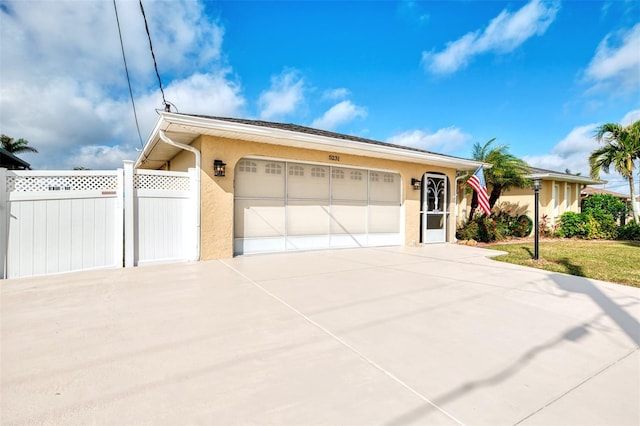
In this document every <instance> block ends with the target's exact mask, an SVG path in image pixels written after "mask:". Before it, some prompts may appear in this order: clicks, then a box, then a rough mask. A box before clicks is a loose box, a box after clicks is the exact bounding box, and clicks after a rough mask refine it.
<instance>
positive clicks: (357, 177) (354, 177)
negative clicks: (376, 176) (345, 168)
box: [350, 170, 362, 180]
mask: <svg viewBox="0 0 640 426" xmlns="http://www.w3.org/2000/svg"><path fill="white" fill-rule="evenodd" d="M350 176H351V180H362V172H359V171H357V170H354V171H352V172H351V174H350Z"/></svg>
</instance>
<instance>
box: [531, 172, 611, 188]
mask: <svg viewBox="0 0 640 426" xmlns="http://www.w3.org/2000/svg"><path fill="white" fill-rule="evenodd" d="M527 178H529V179H542V180H557V181H562V182H572V183H581V184H584V185H601V184H604V183H606V181H602V180H596V179H591V178H587V177H584V176H577V175H566V174H562V173H531V174H529V175H527Z"/></svg>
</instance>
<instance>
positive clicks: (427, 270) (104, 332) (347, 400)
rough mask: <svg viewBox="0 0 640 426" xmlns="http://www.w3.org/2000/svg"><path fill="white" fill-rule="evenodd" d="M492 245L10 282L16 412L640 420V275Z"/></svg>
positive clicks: (179, 417) (74, 419)
mask: <svg viewBox="0 0 640 426" xmlns="http://www.w3.org/2000/svg"><path fill="white" fill-rule="evenodd" d="M495 253H496V252H493V251H489V250H484V249H478V248H471V247H463V246H455V245H433V246H427V247H420V248H409V247H394V248H376V249H355V250H336V251H321V252H306V253H290V254H275V255H262V256H246V257H238V258H234V259H227V260H222V261H207V262H199V263H190V264H174V265H161V266H148V267H141V268H134V269H126V270H125V269H121V270H102V271H92V272H83V273H73V274H65V275H58V276H50V277H41V278H32V279H20V280H7V281H2V282H0V285H1V287H2V301H1V303H2V306H1V307H2V312H1V315H2V316H1V320H2V348H1V355H2V365H1V367H2V382H1V386H2V387H1V395H2V401H1V407H0V408H1V413H2V414H1V416H2V417H1V419H0V420H1V423H2V424H3V425H14V424H65V425H71V424H83V425H84V424H103V425H129V424H166V425H178V424H181V425H182V424H214V425H234V424H243V425H246V424H282V425H337V424H341V425H404V424H423V425H424V424H445V425H448V424H470V425H472V424H476V425H513V424H544V425H560V424H562V425H587V424H602V425H605V424H606V425H618V424H619V425H623V424H624V425H638V424H639V423H640V407H639V401H640V391H639V388H640V352H639V350H638V347H639V345H640V289H638V288H630V287H624V286H620V285H614V284H610V283H604V282H599V281H594V280H587V279H582V278H577V277H572V276H567V275H562V274H553V273H547V272H544V271H539V270H534V269H528V268H523V267H517V266H513V265H508V264H503V263H499V262H495V261H492V260H490V259H488V258H487V256H490V255H493V254H495Z"/></svg>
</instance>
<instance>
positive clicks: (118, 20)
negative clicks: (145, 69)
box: [113, 0, 144, 147]
mask: <svg viewBox="0 0 640 426" xmlns="http://www.w3.org/2000/svg"><path fill="white" fill-rule="evenodd" d="M113 10H115V11H116V23H117V24H118V35H119V36H120V49H122V60H123V61H124V72H125V74H126V75H127V83H128V84H129V95H130V96H131V105H132V106H133V117H134V118H135V120H136V129H138V138H139V139H140V146H141V147H144V143H143V142H142V135H141V134H140V124H139V123H138V114H137V113H136V103H135V101H134V100H133V90H131V79H130V78H129V67H127V57H126V56H125V55H124V44H123V43H122V31H120V19H119V18H118V8H117V7H116V0H113Z"/></svg>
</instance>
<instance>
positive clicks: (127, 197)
mask: <svg viewBox="0 0 640 426" xmlns="http://www.w3.org/2000/svg"><path fill="white" fill-rule="evenodd" d="M134 197H135V189H134V187H133V161H130V160H125V161H124V266H125V268H131V267H132V266H135V228H134V227H135V212H134Z"/></svg>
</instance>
